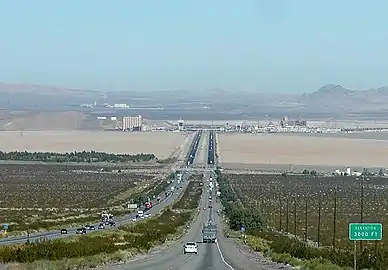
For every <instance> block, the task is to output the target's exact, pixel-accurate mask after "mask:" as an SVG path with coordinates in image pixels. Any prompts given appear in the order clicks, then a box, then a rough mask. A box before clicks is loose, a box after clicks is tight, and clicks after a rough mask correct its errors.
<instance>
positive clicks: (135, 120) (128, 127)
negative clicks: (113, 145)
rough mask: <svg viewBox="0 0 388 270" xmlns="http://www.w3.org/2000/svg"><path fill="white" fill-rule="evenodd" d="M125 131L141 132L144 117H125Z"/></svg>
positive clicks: (123, 128)
mask: <svg viewBox="0 0 388 270" xmlns="http://www.w3.org/2000/svg"><path fill="white" fill-rule="evenodd" d="M122 130H123V131H141V130H142V117H141V115H138V116H125V117H123V120H122Z"/></svg>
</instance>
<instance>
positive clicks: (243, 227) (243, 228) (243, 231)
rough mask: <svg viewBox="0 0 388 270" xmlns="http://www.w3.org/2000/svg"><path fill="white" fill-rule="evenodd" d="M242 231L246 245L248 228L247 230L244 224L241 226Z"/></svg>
mask: <svg viewBox="0 0 388 270" xmlns="http://www.w3.org/2000/svg"><path fill="white" fill-rule="evenodd" d="M240 230H241V232H242V233H243V241H244V244H245V243H246V241H245V230H246V228H245V225H244V224H242V225H241V229H240Z"/></svg>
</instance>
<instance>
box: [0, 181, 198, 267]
mask: <svg viewBox="0 0 388 270" xmlns="http://www.w3.org/2000/svg"><path fill="white" fill-rule="evenodd" d="M196 184H197V183H195V182H194V184H192V183H189V186H190V187H193V186H194V185H196ZM199 190H202V189H199ZM199 199H200V195H199V196H198V192H197V191H196V192H195V193H187V192H185V193H184V194H183V196H182V197H181V199H180V200H179V201H178V202H176V203H175V204H174V205H173V207H172V208H176V205H179V207H181V206H182V201H184V202H185V203H184V205H185V206H186V207H188V209H185V210H187V211H182V212H181V211H180V212H179V213H178V212H176V211H174V210H171V209H167V210H165V211H163V212H162V213H161V214H160V215H159V216H155V217H153V218H151V219H146V220H144V221H141V222H138V223H136V224H129V225H123V226H120V227H118V228H117V230H113V231H104V232H96V233H91V234H88V235H85V236H75V237H69V238H67V239H66V238H65V239H56V240H49V241H44V242H41V243H29V244H28V243H26V244H23V245H9V246H1V247H0V263H13V262H19V263H27V266H29V267H32V268H37V267H42V264H44V265H47V264H48V262H47V260H52V261H55V262H50V264H51V265H50V266H51V268H50V269H69V268H72V269H74V268H83V267H93V266H97V265H98V264H102V263H106V262H112V261H123V260H125V259H129V258H130V257H131V256H132V255H133V254H136V253H139V252H147V251H149V250H150V249H151V248H152V247H153V246H155V245H159V244H162V243H164V242H165V241H166V239H167V238H168V236H170V235H174V234H176V233H178V232H179V230H180V228H182V226H184V225H186V224H187V223H188V222H190V220H191V219H192V218H193V217H194V214H195V212H196V211H194V210H195V209H196V208H197V207H198V203H199ZM42 260H43V262H42ZM37 261H38V262H37ZM31 263H32V264H31ZM54 264H55V265H54ZM45 267H47V266H45Z"/></svg>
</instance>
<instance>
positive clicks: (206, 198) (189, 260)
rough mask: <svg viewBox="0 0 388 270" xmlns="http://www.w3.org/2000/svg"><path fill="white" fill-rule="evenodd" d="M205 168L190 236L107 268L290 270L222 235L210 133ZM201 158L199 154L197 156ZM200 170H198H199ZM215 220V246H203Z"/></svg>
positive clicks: (214, 145)
mask: <svg viewBox="0 0 388 270" xmlns="http://www.w3.org/2000/svg"><path fill="white" fill-rule="evenodd" d="M206 135H208V136H209V140H208V147H207V155H208V158H207V163H206V164H205V166H206V168H205V169H203V170H202V172H203V173H204V183H205V185H204V192H203V195H202V198H201V202H200V208H199V212H198V216H197V218H196V219H195V220H194V222H193V223H192V225H191V227H190V229H189V231H188V233H187V234H186V235H185V236H184V237H183V238H182V239H181V240H180V241H177V242H176V243H175V244H173V245H172V246H170V247H167V248H164V249H157V250H156V251H154V253H151V254H148V255H147V256H145V257H142V258H140V259H135V260H134V261H132V262H129V263H127V264H123V265H119V266H109V267H104V269H113V270H161V269H165V270H205V269H216V270H248V269H249V270H259V269H261V270H263V269H266V270H278V269H291V267H289V266H285V265H279V264H275V263H272V262H268V261H266V260H265V259H264V258H263V257H257V256H258V255H256V254H252V253H251V252H250V251H249V250H247V249H245V248H242V247H240V246H238V245H236V244H235V243H234V242H233V240H232V239H228V238H226V237H225V236H224V235H223V227H222V218H221V216H220V215H219V211H220V210H221V208H222V207H221V204H220V203H219V202H217V201H218V200H215V198H216V190H214V189H213V188H210V182H212V181H213V182H215V181H214V180H215V179H213V176H212V174H213V173H214V172H213V171H212V170H209V169H210V168H213V170H214V169H215V163H216V157H215V153H216V151H215V147H216V140H215V137H216V136H215V133H214V132H212V131H211V132H209V133H208V134H206ZM198 155H200V153H198ZM198 171H199V170H198ZM209 220H212V222H214V223H215V224H216V225H217V241H216V243H203V238H202V228H203V225H204V223H207V222H208V221H209ZM187 242H196V243H197V245H198V254H184V252H183V245H184V244H185V243H187Z"/></svg>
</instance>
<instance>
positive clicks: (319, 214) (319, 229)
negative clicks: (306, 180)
mask: <svg viewBox="0 0 388 270" xmlns="http://www.w3.org/2000/svg"><path fill="white" fill-rule="evenodd" d="M321 208H322V198H321V193H319V201H318V235H317V242H318V247H319V245H320V242H321Z"/></svg>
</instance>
